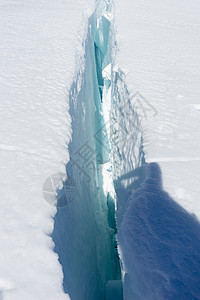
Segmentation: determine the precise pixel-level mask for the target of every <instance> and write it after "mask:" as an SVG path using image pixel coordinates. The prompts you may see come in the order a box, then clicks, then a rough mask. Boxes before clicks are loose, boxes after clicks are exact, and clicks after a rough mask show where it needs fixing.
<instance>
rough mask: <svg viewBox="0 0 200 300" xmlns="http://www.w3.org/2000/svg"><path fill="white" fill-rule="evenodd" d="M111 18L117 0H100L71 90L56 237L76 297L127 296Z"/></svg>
mask: <svg viewBox="0 0 200 300" xmlns="http://www.w3.org/2000/svg"><path fill="white" fill-rule="evenodd" d="M111 19H112V5H111V3H110V2H108V1H101V2H99V3H98V4H97V5H96V9H95V12H94V13H93V15H92V16H91V17H90V18H89V25H88V33H87V38H86V40H85V68H84V71H81V70H80V71H79V72H78V74H77V76H76V78H75V80H74V82H73V84H72V87H71V90H70V94H69V97H70V115H71V118H72V138H71V142H70V145H69V153H70V161H69V163H68V164H67V166H66V171H67V180H66V181H65V182H64V183H63V188H62V189H61V190H60V191H58V202H57V213H56V216H55V219H54V221H55V222H54V224H55V225H54V231H53V234H52V237H53V240H54V243H55V252H56V253H58V257H59V261H60V264H61V265H62V269H63V276H64V278H63V288H64V291H65V292H66V293H68V294H69V296H70V297H71V299H72V300H84V299H85V300H94V299H95V300H98V299H99V300H100V299H101V300H102V299H105V300H112V299H115V300H117V299H118V300H122V299H123V295H122V294H123V292H122V283H121V270H120V263H119V256H118V249H117V242H116V237H115V235H116V232H117V226H116V219H115V211H116V208H115V207H116V205H115V200H114V199H115V192H114V186H113V180H112V160H111V149H110V124H109V120H110V105H111V94H112V53H111V51H112V36H111V34H112V30H111ZM74 191H75V192H74ZM72 193H74V194H73V197H72Z"/></svg>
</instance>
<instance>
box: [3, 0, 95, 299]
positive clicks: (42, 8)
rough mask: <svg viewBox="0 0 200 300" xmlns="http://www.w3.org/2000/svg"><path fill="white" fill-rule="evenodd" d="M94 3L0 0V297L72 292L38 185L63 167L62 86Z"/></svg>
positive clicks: (65, 123)
mask: <svg viewBox="0 0 200 300" xmlns="http://www.w3.org/2000/svg"><path fill="white" fill-rule="evenodd" d="M88 9H89V11H88ZM92 9H93V1H89V0H87V1H83V0H81V1H76V0H75V1H70V2H69V1H64V0H56V1H53V0H48V1H45V0H17V1H9V0H6V1H5V0H0V27H1V33H0V35H1V44H0V66H1V75H0V90H1V101H0V120H1V131H0V165H1V168H0V186H1V214H0V215H1V217H0V253H1V256H0V257H1V258H0V298H2V299H5V300H11V299H15V300H16V299H20V300H25V299H26V300H27V299H30V300H31V299H34V300H35V299H37V300H39V299H42V300H44V299H52V300H55V299H69V297H68V296H67V295H66V294H65V293H64V291H63V288H62V279H63V274H62V269H61V266H60V264H59V262H58V256H57V254H56V253H55V252H54V251H53V247H54V245H53V242H52V239H51V237H50V234H51V232H52V230H53V226H54V222H53V216H54V214H55V212H56V208H55V207H54V206H52V205H50V204H49V203H47V201H46V200H45V199H44V197H43V195H42V186H43V183H44V181H45V180H46V178H47V177H48V176H50V175H52V174H54V173H65V163H66V162H67V161H68V159H69V155H68V150H67V144H68V143H69V139H70V135H71V129H70V116H69V113H68V103H67V93H66V91H67V89H69V87H70V85H71V83H72V80H73V76H74V73H75V70H76V52H77V51H82V50H81V49H82V46H81V43H82V40H83V39H84V31H85V29H86V27H87V19H88V16H89V14H91V10H92ZM84 10H86V11H85V13H84ZM79 49H80V50H79Z"/></svg>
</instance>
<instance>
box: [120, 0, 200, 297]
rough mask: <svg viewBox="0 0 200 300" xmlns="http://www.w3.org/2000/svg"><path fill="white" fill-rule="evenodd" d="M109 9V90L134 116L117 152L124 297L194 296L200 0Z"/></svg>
mask: <svg viewBox="0 0 200 300" xmlns="http://www.w3.org/2000/svg"><path fill="white" fill-rule="evenodd" d="M115 10H116V15H115V26H116V31H117V33H116V40H117V42H118V48H119V50H118V52H117V56H116V59H115V61H116V70H119V68H121V70H122V71H123V72H124V74H123V72H122V71H120V74H121V76H118V77H117V87H116V89H117V91H116V92H117V93H118V95H119V96H118V98H120V99H122V101H125V100H123V97H126V99H128V98H130V99H131V100H132V101H133V103H134V104H133V107H134V109H135V115H134V114H132V119H133V118H134V117H138V119H139V121H138V123H137V126H135V127H134V128H135V129H134V130H133V127H132V131H131V130H130V126H129V122H130V119H131V117H130V115H126V120H124V121H123V123H124V127H125V128H126V129H128V132H129V134H128V136H127V140H126V141H125V142H124V146H123V148H122V147H121V146H120V149H121V150H120V149H119V150H120V151H119V155H117V158H116V159H115V162H116V183H115V184H116V187H117V188H116V192H117V197H118V213H117V216H118V217H117V219H118V230H119V234H118V241H119V246H120V256H121V260H122V263H123V273H126V274H125V275H124V297H125V299H131V300H132V299H134V298H135V299H199V297H200V296H199V295H200V291H199V287H198V286H199V284H198V282H199V279H200V273H199V243H200V237H199V229H200V228H199V221H197V219H198V220H199V219H200V201H199V194H200V187H199V178H200V114H199V104H200V89H199V81H200V58H199V53H200V39H199V37H200V19H199V11H200V4H199V1H197V0H192V1H189V2H188V1H180V0H177V1H172V0H167V1H157V0H152V1H149V2H148V1H137V0H136V1H133V2H131V3H130V1H123V2H122V1H118V0H116V2H115ZM123 77H124V79H123ZM123 81H125V82H126V86H125V85H124V83H123ZM126 89H128V92H127V90H126ZM135 93H138V94H137V96H136V95H135ZM138 99H139V101H138ZM117 101H119V99H118V100H116V102H117ZM141 104H142V105H141ZM136 111H137V114H136ZM121 122H122V120H121ZM124 127H123V126H121V128H124ZM118 129H119V128H118ZM141 135H142V139H141V138H140V136H141ZM118 136H122V133H118ZM138 137H139V141H140V142H139V141H138V142H137V139H138ZM137 143H138V144H137ZM143 152H144V153H143ZM137 153H141V154H145V161H143V163H141V160H140V155H139V154H137ZM134 156H135V158H134ZM151 162H156V163H157V164H156V165H153V166H157V167H156V170H157V171H155V173H154V175H155V174H159V173H160V171H159V169H160V170H161V174H162V187H160V188H159V189H157V190H156V191H155V189H154V183H152V182H154V181H155V180H156V179H155V178H154V175H152V176H150V183H148V185H147V182H148V177H146V176H147V175H146V173H147V170H148V169H151V168H152V165H151V164H150V165H149V166H148V165H147V163H151ZM156 176H157V175H156ZM145 178H146V181H144V180H145ZM158 178H161V175H160V176H157V179H158ZM160 180H161V179H160ZM151 181H152V182H151ZM142 183H143V184H142ZM139 186H141V190H138V191H136V192H134V190H136V189H137V188H138V187H139ZM165 192H167V193H169V195H167V194H165ZM179 205H180V206H179ZM184 209H185V210H184ZM194 215H195V216H196V217H197V219H196V218H195V217H194Z"/></svg>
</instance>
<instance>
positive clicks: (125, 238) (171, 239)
mask: <svg viewBox="0 0 200 300" xmlns="http://www.w3.org/2000/svg"><path fill="white" fill-rule="evenodd" d="M138 171H139V170H138ZM135 173H137V170H136V171H135ZM139 173H140V172H139ZM130 190H131V189H130V187H128V188H127V190H124V193H127V191H128V193H127V194H126V196H127V199H128V197H129V200H128V208H127V210H126V213H125V215H124V218H123V221H122V223H121V226H120V228H119V231H118V232H119V233H118V241H119V244H120V247H121V251H122V255H123V258H124V267H125V270H126V274H125V278H124V299H125V300H127V299H128V300H129V299H130V300H132V299H145V300H146V299H148V300H151V299H152V300H161V299H166V300H177V299H182V300H183V299H200V223H199V221H198V220H197V219H196V217H195V216H194V215H191V214H189V213H188V212H187V211H186V210H184V209H183V208H182V207H181V206H180V205H179V204H178V203H176V202H175V201H174V200H173V199H172V198H171V197H170V196H169V195H168V194H167V193H166V192H165V191H164V190H163V187H162V176H161V170H160V167H159V165H158V164H157V163H150V164H148V165H146V179H145V180H144V182H143V184H142V185H141V187H140V188H139V189H138V190H137V191H132V193H130ZM118 192H119V191H118Z"/></svg>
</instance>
